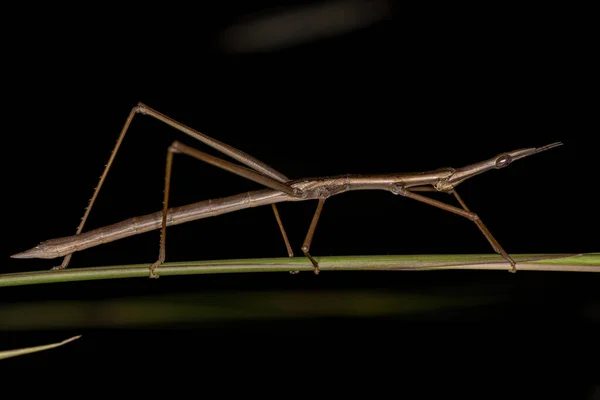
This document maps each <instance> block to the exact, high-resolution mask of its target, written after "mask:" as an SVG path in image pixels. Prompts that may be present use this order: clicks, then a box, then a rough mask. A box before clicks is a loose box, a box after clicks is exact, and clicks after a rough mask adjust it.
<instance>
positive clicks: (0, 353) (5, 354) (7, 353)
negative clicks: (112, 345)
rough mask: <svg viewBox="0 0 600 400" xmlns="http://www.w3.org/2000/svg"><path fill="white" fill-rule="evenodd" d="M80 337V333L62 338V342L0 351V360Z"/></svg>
mask: <svg viewBox="0 0 600 400" xmlns="http://www.w3.org/2000/svg"><path fill="white" fill-rule="evenodd" d="M80 337H81V335H79V336H73V337H72V338H69V339H66V340H63V341H62V342H59V343H52V344H47V345H44V346H35V347H25V348H24V349H16V350H7V351H0V360H2V359H4V358H10V357H16V356H22V355H25V354H30V353H37V352H38V351H44V350H50V349H54V348H55V347H59V346H62V345H64V344H67V343H69V342H72V341H74V340H77V339H79V338H80Z"/></svg>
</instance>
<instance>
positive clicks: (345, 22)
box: [219, 0, 392, 53]
mask: <svg viewBox="0 0 600 400" xmlns="http://www.w3.org/2000/svg"><path fill="white" fill-rule="evenodd" d="M391 9H392V7H391V2H390V1H388V0H370V1H366V0H338V1H328V2H325V3H322V4H314V5H309V6H303V7H295V8H287V9H282V10H278V11H277V12H269V13H261V14H260V15H254V16H248V17H246V18H245V21H240V22H238V23H236V24H234V25H231V26H229V27H228V28H226V29H225V30H224V31H223V32H222V33H221V35H220V36H219V47H220V48H221V49H222V50H223V51H225V52H228V53H254V52H269V51H274V50H279V49H284V48H286V47H292V46H296V45H299V44H303V43H308V42H312V41H316V40H319V39H323V38H328V37H333V36H339V35H343V34H346V33H349V32H351V31H354V30H357V29H360V28H364V27H367V26H369V25H372V24H373V23H375V22H378V21H381V20H382V19H384V18H385V17H387V16H388V15H390V13H391Z"/></svg>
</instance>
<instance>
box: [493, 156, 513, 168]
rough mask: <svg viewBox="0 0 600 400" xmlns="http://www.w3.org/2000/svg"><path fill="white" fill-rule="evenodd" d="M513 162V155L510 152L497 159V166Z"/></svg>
mask: <svg viewBox="0 0 600 400" xmlns="http://www.w3.org/2000/svg"><path fill="white" fill-rule="evenodd" d="M511 162H512V157H511V156H509V155H508V154H502V155H501V156H499V157H498V158H497V159H496V168H503V167H506V166H507V165H508V164H510V163H511Z"/></svg>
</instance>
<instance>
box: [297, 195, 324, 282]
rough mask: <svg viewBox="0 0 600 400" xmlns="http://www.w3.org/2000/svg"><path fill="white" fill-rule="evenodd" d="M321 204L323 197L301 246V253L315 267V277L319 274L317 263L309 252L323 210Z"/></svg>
mask: <svg viewBox="0 0 600 400" xmlns="http://www.w3.org/2000/svg"><path fill="white" fill-rule="evenodd" d="M323 204H325V197H320V198H319V204H318V205H317V209H316V211H315V215H313V219H312V222H311V223H310V227H309V228H308V232H307V233H306V238H305V239H304V243H303V244H302V252H303V253H304V255H305V256H306V257H308V259H309V260H310V262H311V263H312V265H313V266H314V267H315V275H318V274H319V263H318V262H317V260H315V259H314V258H313V257H312V256H311V255H310V253H309V251H310V244H311V243H312V239H313V235H314V234H315V229H316V228H317V223H318V222H319V217H320V216H321V211H322V210H323Z"/></svg>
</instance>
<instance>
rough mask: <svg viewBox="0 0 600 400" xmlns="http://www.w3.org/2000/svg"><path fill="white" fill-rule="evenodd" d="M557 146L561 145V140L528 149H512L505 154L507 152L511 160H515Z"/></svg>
mask: <svg viewBox="0 0 600 400" xmlns="http://www.w3.org/2000/svg"><path fill="white" fill-rule="evenodd" d="M558 146H562V142H555V143H550V144H548V145H546V146H542V147H533V148H529V149H520V150H514V151H510V152H508V153H507V154H509V155H510V156H511V158H512V160H513V161H515V160H519V159H521V158H524V157H527V156H531V155H533V154H537V153H541V152H542V151H546V150H550V149H553V148H555V147H558Z"/></svg>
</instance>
